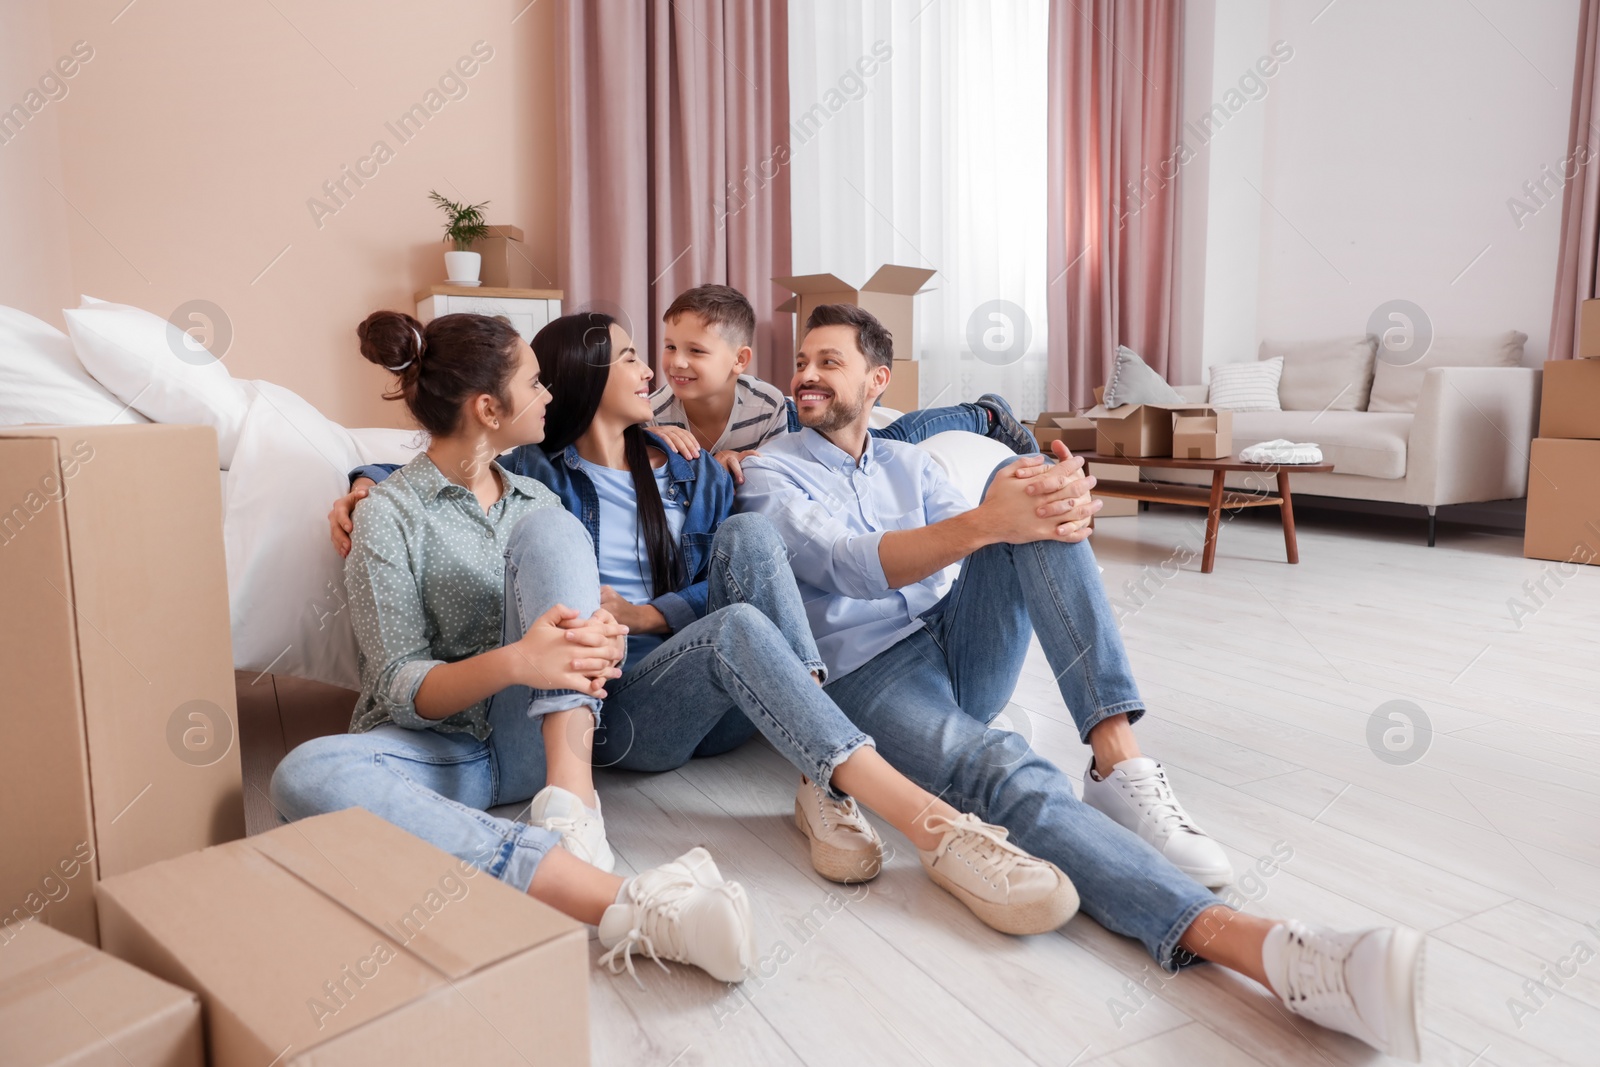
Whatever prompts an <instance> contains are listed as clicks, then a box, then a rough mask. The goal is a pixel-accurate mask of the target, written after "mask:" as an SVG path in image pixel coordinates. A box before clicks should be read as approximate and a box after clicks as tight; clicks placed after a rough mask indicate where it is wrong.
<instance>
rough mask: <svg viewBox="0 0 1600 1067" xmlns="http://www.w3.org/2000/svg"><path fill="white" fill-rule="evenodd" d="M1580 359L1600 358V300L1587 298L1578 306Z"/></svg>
mask: <svg viewBox="0 0 1600 1067" xmlns="http://www.w3.org/2000/svg"><path fill="white" fill-rule="evenodd" d="M1576 355H1577V357H1578V358H1579V359H1596V358H1600V300H1585V301H1584V302H1583V303H1582V304H1580V305H1579V307H1578V351H1577V353H1576Z"/></svg>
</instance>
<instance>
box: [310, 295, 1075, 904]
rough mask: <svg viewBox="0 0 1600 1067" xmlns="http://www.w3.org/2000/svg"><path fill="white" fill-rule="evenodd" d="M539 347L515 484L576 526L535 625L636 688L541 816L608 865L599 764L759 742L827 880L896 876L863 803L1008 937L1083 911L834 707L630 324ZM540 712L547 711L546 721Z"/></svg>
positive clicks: (551, 336) (751, 523) (718, 479)
mask: <svg viewBox="0 0 1600 1067" xmlns="http://www.w3.org/2000/svg"><path fill="white" fill-rule="evenodd" d="M533 350H534V352H535V354H536V355H537V357H538V360H539V368H540V373H541V376H542V378H543V380H544V381H545V383H546V384H547V385H548V386H549V388H550V390H551V393H552V396H553V398H554V399H553V402H552V406H551V409H550V423H549V426H548V432H547V434H546V436H545V439H544V443H543V448H542V449H534V448H528V447H524V448H521V449H519V450H518V451H517V452H515V453H513V454H512V455H511V456H510V457H508V458H507V465H508V469H510V470H512V471H515V472H518V473H525V474H529V475H532V476H533V477H535V478H537V479H538V480H539V481H541V482H543V483H544V484H546V485H547V486H549V487H550V488H551V489H553V490H555V491H556V492H557V493H558V494H559V495H560V496H561V498H562V500H563V501H564V502H565V504H566V505H567V509H568V510H569V511H570V512H571V513H572V515H573V516H575V517H572V518H570V521H569V522H567V523H565V524H558V523H550V524H546V525H544V526H541V527H540V532H541V534H544V535H546V537H545V538H544V539H542V540H540V542H539V543H538V545H537V546H536V548H535V547H533V546H530V548H529V551H530V555H529V556H528V557H527V566H528V567H532V566H535V565H537V566H540V567H542V568H543V570H544V572H545V580H546V581H547V582H548V583H549V585H548V586H547V587H546V590H545V595H544V597H543V598H542V599H538V600H535V601H532V602H529V601H528V600H526V599H524V601H523V602H522V603H521V604H520V605H519V608H520V610H521V612H522V617H523V618H529V617H534V616H536V615H537V613H539V612H541V611H545V610H548V609H549V607H550V605H551V604H553V603H558V602H559V603H560V604H563V605H567V606H569V607H571V608H575V609H576V610H578V611H579V612H580V613H581V612H594V611H596V610H609V611H610V612H611V613H612V615H613V616H615V617H616V618H617V619H618V621H620V622H622V623H623V624H625V625H626V626H627V627H628V629H629V637H628V650H627V657H626V659H625V661H624V663H623V666H622V671H621V677H620V678H618V679H617V680H615V681H614V682H608V683H607V684H606V693H605V695H604V696H600V695H593V696H586V697H584V698H583V699H585V700H586V701H588V702H589V704H590V705H591V707H592V708H593V712H594V715H595V718H596V722H597V726H596V729H595V730H593V731H590V730H589V729H587V726H588V724H587V723H581V724H573V723H568V724H567V728H566V730H565V732H564V741H563V742H562V743H561V744H560V745H559V746H558V745H554V744H551V742H552V741H553V739H554V736H555V735H554V734H553V732H552V731H551V730H550V729H549V728H546V729H545V731H544V737H545V739H546V742H547V747H546V751H547V753H548V754H549V755H550V756H551V757H552V758H550V760H549V780H550V785H549V786H547V787H546V789H545V790H544V791H543V792H541V794H540V795H539V796H537V797H535V799H534V805H533V813H532V818H533V819H534V821H536V822H539V823H541V824H543V825H545V826H546V827H547V828H549V829H552V830H555V831H557V832H559V833H561V834H562V844H563V846H564V847H566V848H568V849H570V850H571V851H573V852H574V853H575V854H577V855H579V856H582V857H585V858H588V859H590V860H591V862H597V863H604V862H605V861H606V860H607V859H608V857H609V855H610V849H609V847H608V845H607V844H606V840H605V828H604V822H603V820H602V818H601V814H600V805H599V800H598V797H597V796H596V795H595V792H594V784H593V780H592V776H591V775H590V773H589V767H590V765H591V764H592V762H593V758H594V757H596V756H597V757H598V758H599V760H600V761H601V762H602V763H603V764H604V765H609V766H615V767H620V768H624V769H628V770H638V771H664V770H670V769H672V768H675V767H678V766H681V765H683V764H684V763H685V762H687V761H688V760H689V759H690V758H692V757H694V756H709V755H716V754H718V753H721V752H725V751H727V750H729V749H731V748H733V747H734V746H736V745H738V744H741V743H742V742H744V741H745V740H747V739H748V738H749V737H750V736H752V735H753V734H754V733H755V732H756V731H757V730H759V731H760V732H761V733H763V734H764V735H765V736H766V737H767V739H768V740H769V741H771V742H772V744H773V746H774V747H775V748H776V749H777V750H778V751H779V752H780V753H782V754H783V755H784V756H785V757H787V758H788V759H789V761H790V762H791V763H793V764H794V765H795V766H796V767H798V768H800V770H801V771H802V773H803V775H804V777H803V778H802V780H801V783H800V788H799V792H798V794H797V796H796V800H795V818H796V823H797V825H798V826H799V827H800V829H801V831H802V833H804V834H805V835H806V836H807V838H808V839H809V841H810V846H811V855H812V863H813V866H815V867H816V869H817V871H818V872H819V873H821V874H822V875H823V876H824V877H828V878H831V879H833V880H835V881H841V882H852V881H863V880H866V879H869V878H872V877H874V876H875V875H876V874H877V873H878V871H879V869H880V866H881V862H882V849H883V845H882V841H881V840H880V839H879V838H878V836H877V833H876V831H874V830H873V828H872V826H871V825H870V824H869V823H868V822H867V821H866V820H865V819H864V818H863V817H862V816H861V813H860V811H859V809H858V808H857V807H856V803H855V802H856V801H857V800H859V801H860V802H861V803H864V804H866V805H867V806H868V807H870V808H872V809H873V810H875V811H877V812H878V813H879V814H880V815H881V816H882V817H883V818H884V819H885V820H886V821H888V822H889V823H890V824H891V825H893V826H894V827H895V828H896V829H897V830H899V831H901V832H902V833H904V834H905V835H906V836H907V837H909V838H910V839H911V841H912V842H913V843H914V844H915V845H916V847H917V849H918V851H919V853H920V854H921V858H922V862H923V865H924V867H925V868H926V869H927V870H928V872H929V874H930V876H931V877H933V879H934V880H935V882H937V883H938V884H939V885H940V886H942V887H943V888H945V889H946V890H948V891H949V892H951V893H952V894H953V895H954V896H955V897H956V898H957V899H959V900H960V901H961V902H962V903H964V904H966V905H967V907H969V908H970V909H971V910H972V911H973V912H974V914H976V915H977V916H978V917H979V918H981V919H982V920H983V921H984V922H986V923H988V924H989V925H990V926H993V927H994V928H996V929H998V930H1002V931H1004V932H1007V933H1039V932H1044V931H1046V930H1051V929H1054V928H1055V927H1057V926H1059V925H1061V923H1063V922H1065V921H1066V920H1067V919H1068V918H1070V917H1071V915H1072V914H1073V912H1074V911H1075V910H1076V908H1077V894H1076V892H1075V891H1074V890H1073V888H1072V886H1071V883H1070V882H1069V881H1068V880H1067V878H1066V876H1065V875H1063V874H1062V873H1061V871H1060V870H1059V869H1057V868H1056V867H1055V866H1054V865H1052V864H1049V863H1046V862H1045V861H1042V860H1039V859H1037V858H1035V857H1033V856H1030V855H1028V854H1027V853H1025V852H1023V851H1022V850H1020V849H1018V848H1017V847H1016V846H1014V845H1012V844H1010V843H1009V842H1008V841H1007V840H1006V832H1005V831H1004V830H1002V829H1000V828H998V827H993V826H988V825H986V824H984V823H982V822H981V821H979V820H978V819H977V818H975V817H974V816H971V815H962V814H961V813H959V812H957V811H956V810H955V809H954V808H953V807H951V806H950V805H948V804H946V803H944V802H943V801H942V800H940V799H938V798H937V797H934V796H933V795H932V794H930V793H928V792H927V791H926V790H923V789H921V788H920V787H918V786H917V785H915V784H913V783H912V782H911V781H909V780H908V779H906V778H905V777H904V776H903V775H901V774H900V773H899V772H898V771H896V770H894V769H893V768H892V767H890V766H889V764H888V763H887V762H886V761H885V760H884V759H883V758H882V757H881V756H880V755H879V754H878V752H877V749H876V748H875V747H873V744H872V741H871V739H870V738H868V737H866V736H865V735H863V734H862V733H861V732H860V731H859V730H858V729H856V728H855V726H854V725H853V724H852V723H851V722H850V720H849V719H848V718H847V717H846V716H845V715H844V713H843V712H842V711H840V710H839V708H838V706H837V705H836V704H834V703H833V701H832V700H831V699H829V698H828V697H827V696H826V695H825V694H824V693H823V691H822V682H823V681H824V675H825V672H826V668H825V667H824V666H823V663H822V660H821V657H820V655H819V654H818V653H817V649H816V644H815V642H814V641H813V640H812V638H811V630H810V626H809V624H808V623H807V620H806V615H805V609H804V605H803V604H802V603H801V600H800V594H799V591H798V589H797V588H796V586H795V582H794V576H793V574H792V573H791V572H790V570H789V566H788V556H787V553H786V551H785V550H784V547H783V544H782V542H781V541H780V540H779V539H778V537H777V534H776V532H775V531H774V529H773V528H772V526H771V524H770V522H768V521H767V520H766V519H764V518H762V517H760V516H756V515H740V516H732V517H730V515H729V512H730V510H731V507H732V503H733V483H732V481H731V479H730V478H729V476H728V474H727V472H726V471H724V470H723V469H722V467H721V466H719V465H718V464H717V463H716V461H715V460H714V459H713V458H712V457H711V456H710V455H709V454H704V455H702V456H701V457H700V458H699V459H698V460H696V461H693V462H691V461H688V460H685V459H683V458H682V457H680V456H678V455H677V454H675V453H672V452H671V451H670V450H669V449H668V448H667V447H666V446H665V445H664V443H663V442H662V441H661V440H660V439H659V438H657V437H656V436H655V435H653V434H651V433H649V432H648V431H646V430H645V429H644V428H643V425H642V424H643V423H645V422H648V421H649V420H650V418H651V408H650V401H649V383H650V380H651V378H652V377H653V375H652V372H651V370H650V368H649V367H648V366H646V365H645V363H644V362H643V361H642V360H641V359H640V358H639V355H638V353H637V352H636V351H635V349H634V347H633V343H632V341H631V340H630V339H629V337H628V335H627V334H626V332H624V331H623V329H622V327H621V326H619V325H618V324H617V323H616V322H615V321H614V320H613V319H612V318H611V317H610V316H607V315H600V314H582V315H569V316H565V317H563V318H560V319H557V320H556V321H554V322H552V323H550V324H549V325H548V326H546V327H545V328H544V329H543V330H541V331H540V332H539V334H538V335H537V336H536V337H535V338H534V340H533ZM369 471H370V473H371V474H375V475H382V474H383V473H384V470H383V469H382V468H379V469H372V468H367V469H365V470H364V471H363V472H362V473H367V472H369ZM361 488H362V487H361V485H360V484H359V479H358V486H357V490H356V492H354V493H352V494H351V496H350V497H346V498H345V500H344V501H341V502H340V504H339V505H338V506H336V508H335V513H334V516H333V520H334V530H335V539H336V541H337V539H338V537H337V535H338V533H339V532H340V528H341V526H342V524H343V521H344V520H343V514H344V512H345V511H346V510H348V508H350V507H352V506H353V505H354V501H355V500H357V499H359V497H360V495H361ZM357 514H358V515H359V514H360V511H359V510H358V511H357ZM580 520H581V521H580ZM359 525H360V524H359V522H358V523H357V528H359ZM543 699H550V697H549V695H548V694H545V695H542V696H541V700H543ZM539 713H540V708H539V704H538V703H537V702H536V703H535V705H534V707H533V708H531V709H530V714H539ZM591 737H593V738H594V740H593V744H592V749H591V747H590V738H591ZM574 756H576V757H577V758H576V759H575V758H574Z"/></svg>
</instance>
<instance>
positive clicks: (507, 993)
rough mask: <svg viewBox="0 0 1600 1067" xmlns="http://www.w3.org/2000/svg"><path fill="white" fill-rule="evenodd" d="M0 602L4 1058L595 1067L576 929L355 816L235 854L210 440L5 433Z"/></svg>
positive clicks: (161, 430)
mask: <svg viewBox="0 0 1600 1067" xmlns="http://www.w3.org/2000/svg"><path fill="white" fill-rule="evenodd" d="M0 603H4V604H5V605H6V609H7V610H6V611H5V612H4V614H3V615H0V678H3V679H4V685H5V707H6V709H7V711H8V712H11V714H8V715H7V720H6V725H7V728H8V730H9V731H10V738H9V741H10V743H9V744H7V745H5V746H0V811H3V812H4V813H5V818H4V819H0V857H3V862H0V1063H3V1064H6V1065H7V1067H43V1065H55V1064H68V1063H72V1064H99V1063H107V1064H111V1063H115V1064H126V1063H152V1064H154V1063H160V1064H166V1065H172V1067H190V1065H192V1067H199V1065H200V1064H201V1063H202V1062H208V1063H210V1064H212V1065H213V1067H234V1065H240V1067H243V1065H245V1064H249V1065H252V1067H260V1065H262V1064H266V1063H268V1062H275V1063H279V1064H284V1065H288V1064H301V1063H310V1062H313V1061H314V1062H316V1063H318V1064H324V1063H326V1064H353V1063H385V1062H387V1063H395V1062H433V1063H468V1062H470V1063H527V1062H531V1061H532V1060H534V1059H539V1058H541V1057H546V1056H548V1062H557V1063H582V1062H586V1061H587V1058H588V1017H587V997H588V992H587V990H588V981H587V969H588V949H587V942H586V939H585V937H584V935H583V931H582V928H581V927H580V926H579V925H578V924H577V923H575V922H573V921H572V920H569V919H567V918H565V917H563V916H561V915H559V914H557V913H555V912H554V911H551V910H550V909H549V908H546V907H545V906H544V905H542V904H539V903H538V902H536V901H534V900H532V899H531V898H530V897H528V896H527V895H526V894H522V893H518V892H516V891H515V890H512V889H511V888H509V887H507V886H505V885H502V884H500V883H499V882H496V881H494V880H493V879H491V878H490V877H489V876H487V875H484V874H481V873H480V872H478V871H477V870H476V869H475V868H470V867H464V866H462V865H461V864H460V862H459V861H457V860H456V859H455V858H453V857H451V856H449V855H446V854H445V853H444V852H441V851H440V850H438V849H436V848H434V847H433V846H432V845H428V844H426V843H424V842H422V841H420V840H418V839H417V838H414V837H411V836H410V835H408V834H406V833H405V832H403V831H401V830H398V829H396V828H394V827H392V826H389V825H388V824H387V823H384V822H382V821H381V820H378V819H377V818H376V817H374V816H371V815H368V814H367V813H365V812H362V811H360V810H359V809H352V810H350V811H346V812H340V813H338V814H335V815H328V816H322V817H320V818H317V819H308V820H304V821H301V822H297V823H294V824H292V825H289V826H285V827H282V828H281V829H279V830H275V831H273V832H271V833H267V834H262V835H259V836H257V837H254V838H250V839H248V840H241V839H242V838H243V836H244V807H243V799H242V779H241V773H240V754H239V721H238V716H237V713H236V710H235V696H234V694H235V688H234V684H235V683H234V673H233V655H232V649H231V642H230V638H229V613H228V590H227V571H226V566H225V563H224V559H223V549H222V501H221V493H220V490H219V480H218V478H217V443H216V435H215V433H214V432H213V431H212V430H211V429H209V428H206V427H199V426H163V425H140V426H92V427H91V426H54V427H51V426H37V427H36V426H19V427H9V428H5V429H0ZM69 935H70V936H69ZM91 946H99V947H100V948H102V949H104V950H105V951H104V952H100V951H97V950H96V949H95V948H93V947H91ZM107 953H109V955H107ZM112 957H116V959H113V958H112ZM119 960H120V961H121V962H119ZM129 964H132V966H129ZM136 968H137V969H136ZM141 969H142V970H141ZM143 972H148V973H143ZM152 976H153V977H152ZM379 1016H382V1017H383V1018H382V1022H381V1024H378V1023H375V1022H374V1021H375V1020H376V1019H378V1017H379ZM202 1021H203V1026H202ZM202 1042H203V1043H204V1050H203V1051H204V1055H205V1059H204V1060H202Z"/></svg>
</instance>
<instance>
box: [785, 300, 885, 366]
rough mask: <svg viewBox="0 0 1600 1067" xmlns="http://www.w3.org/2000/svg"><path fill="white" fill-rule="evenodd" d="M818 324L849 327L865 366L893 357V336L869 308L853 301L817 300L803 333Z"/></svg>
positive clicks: (881, 362)
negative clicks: (863, 307) (865, 362)
mask: <svg viewBox="0 0 1600 1067" xmlns="http://www.w3.org/2000/svg"><path fill="white" fill-rule="evenodd" d="M818 326H850V327H853V328H854V329H855V331H856V347H857V348H859V349H861V354H862V355H864V356H866V357H867V366H869V367H887V366H889V364H890V363H892V362H893V361H894V337H893V336H892V335H891V334H890V333H889V331H888V329H887V328H886V327H885V326H884V325H883V323H881V322H879V321H878V317H877V316H876V315H874V314H873V313H872V312H870V311H865V310H863V309H861V308H859V307H857V306H856V305H854V304H818V305H817V306H816V307H815V308H813V309H812V312H811V315H810V316H809V317H808V318H807V319H806V333H810V332H811V331H812V330H814V329H816V328H817V327H818Z"/></svg>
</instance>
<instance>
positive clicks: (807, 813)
mask: <svg viewBox="0 0 1600 1067" xmlns="http://www.w3.org/2000/svg"><path fill="white" fill-rule="evenodd" d="M794 824H795V825H796V826H798V827H799V828H800V832H801V833H803V834H805V835H806V839H807V840H808V841H810V842H811V866H812V867H814V868H816V872H817V873H818V874H820V875H822V877H824V878H826V879H828V880H829V881H833V882H843V883H845V884H846V885H848V884H850V883H851V882H870V881H871V880H872V879H874V878H876V877H878V872H879V871H881V870H883V839H882V838H881V837H879V836H878V831H876V830H874V829H873V828H872V824H871V823H869V822H867V819H866V816H864V815H862V814H861V809H860V808H858V807H857V806H856V801H855V798H854V797H845V798H844V799H843V800H835V799H833V798H832V797H830V796H829V795H828V794H827V793H826V792H824V791H823V789H822V787H821V786H819V785H817V783H815V782H813V781H811V779H809V778H805V777H802V778H801V779H800V788H799V789H798V790H797V791H796V792H795V795H794Z"/></svg>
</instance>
